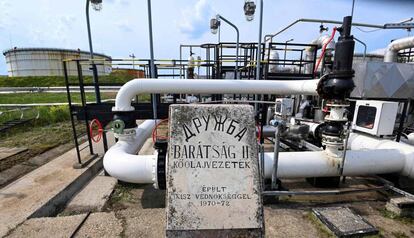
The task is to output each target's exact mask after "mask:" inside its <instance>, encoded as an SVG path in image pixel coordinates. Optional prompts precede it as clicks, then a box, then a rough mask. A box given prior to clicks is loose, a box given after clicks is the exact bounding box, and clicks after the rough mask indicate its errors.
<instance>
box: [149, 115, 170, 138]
mask: <svg viewBox="0 0 414 238" xmlns="http://www.w3.org/2000/svg"><path fill="white" fill-rule="evenodd" d="M165 122H168V118H167V119H163V120H161V121H159V122H158V123H157V124H156V125H155V127H154V129H153V130H152V142H153V143H155V142H156V141H157V140H168V136H159V135H158V133H157V129H158V126H159V125H160V124H162V123H165Z"/></svg>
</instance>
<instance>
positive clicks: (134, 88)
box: [112, 79, 142, 112]
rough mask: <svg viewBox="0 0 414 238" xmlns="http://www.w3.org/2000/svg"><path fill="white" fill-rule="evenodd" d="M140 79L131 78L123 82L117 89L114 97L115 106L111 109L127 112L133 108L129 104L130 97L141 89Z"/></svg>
mask: <svg viewBox="0 0 414 238" xmlns="http://www.w3.org/2000/svg"><path fill="white" fill-rule="evenodd" d="M140 81H141V79H133V80H131V81H129V82H127V83H125V84H124V85H123V86H122V87H121V88H120V89H119V91H118V93H117V95H116V98H115V107H113V108H112V111H117V112H128V111H133V110H135V109H134V107H133V106H131V101H132V99H133V98H134V97H135V96H136V95H137V94H139V93H140V92H139V90H140V89H141V86H142V85H141V82H140Z"/></svg>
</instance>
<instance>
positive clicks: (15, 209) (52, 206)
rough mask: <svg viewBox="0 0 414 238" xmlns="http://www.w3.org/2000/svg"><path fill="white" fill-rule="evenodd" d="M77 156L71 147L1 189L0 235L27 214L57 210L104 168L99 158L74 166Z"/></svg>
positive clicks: (30, 215)
mask: <svg viewBox="0 0 414 238" xmlns="http://www.w3.org/2000/svg"><path fill="white" fill-rule="evenodd" d="M87 154H88V151H87V150H83V151H82V155H83V156H86V155H87ZM75 160H76V152H75V149H72V150H70V151H68V152H67V153H65V154H63V155H61V156H59V157H58V158H56V159H54V160H52V161H51V162H49V163H47V164H45V165H43V166H41V167H39V168H38V169H36V170H34V171H32V172H30V173H28V174H26V175H25V176H23V177H21V178H20V179H18V180H16V181H14V182H13V183H11V184H9V185H8V186H6V187H4V188H2V189H1V190H0V224H2V225H1V226H0V237H2V236H5V235H6V234H8V233H9V231H10V230H12V229H14V228H15V227H17V226H18V225H19V224H21V223H23V222H24V221H25V220H26V219H28V218H33V217H43V216H51V215H54V214H56V213H57V212H58V211H60V209H61V207H63V206H64V205H65V204H66V202H67V201H68V199H69V198H71V197H72V196H73V195H74V194H75V193H76V192H78V191H79V189H80V188H82V187H83V186H84V185H85V184H86V183H87V182H88V181H89V180H90V179H91V178H92V177H93V176H94V175H96V174H97V172H98V171H99V170H100V169H101V168H102V160H100V159H97V160H95V161H94V162H93V163H91V164H89V166H87V167H86V168H84V169H73V168H72V165H73V163H74V161H75Z"/></svg>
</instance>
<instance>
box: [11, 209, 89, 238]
mask: <svg viewBox="0 0 414 238" xmlns="http://www.w3.org/2000/svg"><path fill="white" fill-rule="evenodd" d="M85 216H86V214H82V215H76V216H67V217H45V218H32V219H29V220H27V221H25V222H24V223H23V224H22V225H20V226H19V227H18V228H17V229H16V230H14V231H13V232H12V233H11V234H10V235H9V236H8V237H10V238H11V237H13V238H14V237H33V238H45V237H62V238H63V237H64V238H66V237H70V236H71V235H72V234H73V232H74V231H75V230H76V227H78V225H79V224H80V223H81V222H82V220H83V219H84V218H85Z"/></svg>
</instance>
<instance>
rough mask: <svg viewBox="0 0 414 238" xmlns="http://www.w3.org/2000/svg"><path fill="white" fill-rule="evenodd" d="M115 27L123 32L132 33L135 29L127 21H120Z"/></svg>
mask: <svg viewBox="0 0 414 238" xmlns="http://www.w3.org/2000/svg"><path fill="white" fill-rule="evenodd" d="M115 25H116V26H117V27H118V28H119V29H120V30H121V31H123V32H132V31H133V28H132V26H131V23H130V22H129V21H126V20H122V21H118V22H116V23H115Z"/></svg>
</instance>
